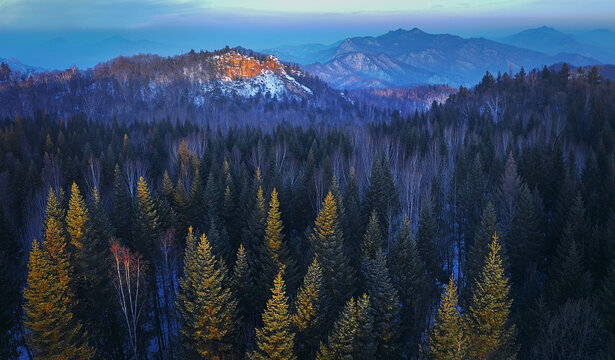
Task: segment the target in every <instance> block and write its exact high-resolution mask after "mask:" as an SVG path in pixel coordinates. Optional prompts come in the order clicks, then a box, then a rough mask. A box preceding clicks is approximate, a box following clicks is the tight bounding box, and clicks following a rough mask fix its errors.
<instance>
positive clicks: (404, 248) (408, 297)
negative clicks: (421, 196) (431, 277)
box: [389, 215, 433, 354]
mask: <svg viewBox="0 0 615 360" xmlns="http://www.w3.org/2000/svg"><path fill="white" fill-rule="evenodd" d="M389 269H390V270H391V281H392V282H393V285H394V286H395V289H396V290H397V293H398V294H399V298H400V300H401V304H402V307H401V313H400V329H399V330H400V338H401V339H402V340H403V345H404V346H405V348H404V349H403V350H404V352H405V353H406V354H412V353H413V352H414V351H415V349H414V347H415V344H417V343H418V342H419V339H420V336H421V332H422V330H423V327H424V326H425V325H424V323H425V319H426V317H427V313H428V309H429V303H430V293H431V291H432V289H431V288H433V286H430V284H429V282H428V280H427V277H426V274H425V265H424V264H423V261H422V260H421V259H420V257H419V254H418V251H417V249H416V244H415V242H414V237H413V236H412V230H411V229H410V219H408V216H406V215H404V217H403V220H402V226H401V229H400V230H399V231H398V232H397V236H396V237H395V242H394V243H393V245H392V246H391V249H390V251H389Z"/></svg>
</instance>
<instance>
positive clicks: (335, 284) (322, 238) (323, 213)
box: [310, 192, 354, 323]
mask: <svg viewBox="0 0 615 360" xmlns="http://www.w3.org/2000/svg"><path fill="white" fill-rule="evenodd" d="M310 243H311V246H312V248H313V250H314V254H315V256H316V257H317V259H318V262H319V263H320V265H321V267H322V273H323V281H324V284H325V286H324V288H325V291H326V292H327V296H326V297H327V299H328V301H329V309H328V310H329V314H330V315H332V316H328V320H330V321H333V320H332V318H333V316H335V314H337V311H338V310H339V309H341V307H342V306H343V305H344V302H345V301H346V299H347V298H348V297H349V296H350V295H351V294H352V291H353V283H354V275H353V271H352V269H351V268H350V265H349V264H348V260H347V259H346V256H345V255H344V251H343V234H342V230H341V228H340V224H339V221H338V219H337V204H336V202H335V198H334V197H333V194H332V193H331V192H329V193H328V194H327V197H326V198H325V200H324V202H323V205H322V208H321V209H320V213H319V214H318V217H317V218H316V221H315V222H314V229H313V231H312V234H311V235H310ZM329 323H330V322H329Z"/></svg>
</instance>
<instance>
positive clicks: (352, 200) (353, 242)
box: [342, 168, 363, 269]
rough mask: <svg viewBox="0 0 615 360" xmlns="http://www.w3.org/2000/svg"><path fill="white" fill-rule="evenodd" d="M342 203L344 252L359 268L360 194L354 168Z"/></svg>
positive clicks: (361, 228) (361, 236) (360, 232)
mask: <svg viewBox="0 0 615 360" xmlns="http://www.w3.org/2000/svg"><path fill="white" fill-rule="evenodd" d="M344 205H345V207H346V223H345V224H344V223H342V226H343V232H344V239H345V241H346V243H345V244H344V250H345V253H346V254H347V256H348V259H349V262H350V265H351V266H352V267H353V268H355V269H358V268H359V258H360V256H359V247H360V246H361V241H362V239H363V226H361V224H362V222H361V196H360V194H359V184H358V183H357V174H356V172H355V170H354V168H351V169H350V175H349V179H348V183H347V184H346V189H345V192H344Z"/></svg>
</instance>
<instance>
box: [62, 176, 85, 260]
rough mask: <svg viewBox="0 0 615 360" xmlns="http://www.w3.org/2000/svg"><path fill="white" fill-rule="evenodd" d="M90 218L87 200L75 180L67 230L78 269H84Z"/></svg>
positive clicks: (67, 215) (67, 217) (69, 204)
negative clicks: (87, 228)
mask: <svg viewBox="0 0 615 360" xmlns="http://www.w3.org/2000/svg"><path fill="white" fill-rule="evenodd" d="M87 220H88V209H87V208H86V207H85V201H83V197H82V196H81V192H79V187H78V186H77V184H76V183H74V182H73V185H72V187H71V193H70V199H69V201H68V212H67V213H66V230H67V232H68V238H69V243H70V249H71V253H72V254H73V256H75V261H76V263H75V264H76V265H77V269H78V271H82V270H83V267H84V266H82V265H83V264H82V261H83V259H82V258H83V241H84V237H85V232H86V222H87Z"/></svg>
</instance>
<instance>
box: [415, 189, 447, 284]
mask: <svg viewBox="0 0 615 360" xmlns="http://www.w3.org/2000/svg"><path fill="white" fill-rule="evenodd" d="M436 237H437V225H436V219H435V217H434V210H433V204H432V202H431V199H429V198H428V199H427V200H426V201H425V203H424V204H423V207H422V208H421V214H420V216H419V223H418V229H417V232H416V247H417V250H418V251H419V254H420V256H421V259H423V261H424V262H425V269H426V270H427V273H428V274H429V277H430V279H431V281H433V280H436V279H439V280H442V277H443V275H444V272H443V271H442V267H441V261H440V254H439V252H438V247H437V245H436V241H437V238H436Z"/></svg>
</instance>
